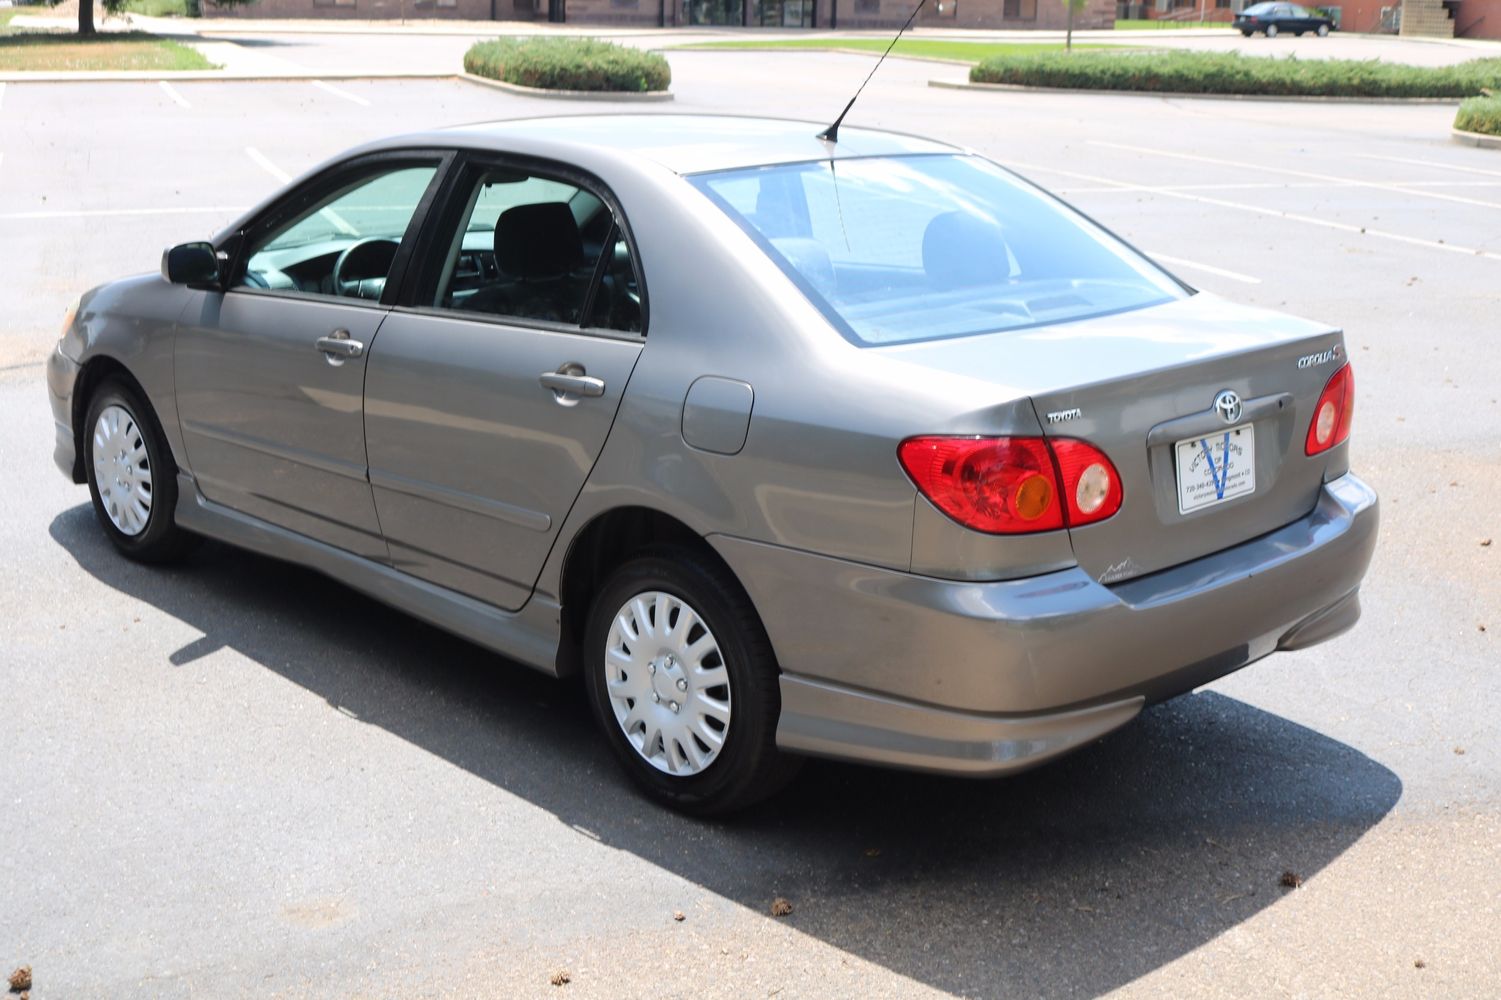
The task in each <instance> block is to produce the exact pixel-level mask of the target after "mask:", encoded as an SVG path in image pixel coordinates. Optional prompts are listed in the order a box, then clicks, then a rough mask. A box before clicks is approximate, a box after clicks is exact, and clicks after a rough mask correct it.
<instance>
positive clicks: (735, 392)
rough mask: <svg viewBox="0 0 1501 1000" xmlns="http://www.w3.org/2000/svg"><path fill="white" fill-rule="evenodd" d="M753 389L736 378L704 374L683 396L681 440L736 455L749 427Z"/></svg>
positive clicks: (696, 446)
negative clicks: (684, 396) (686, 394)
mask: <svg viewBox="0 0 1501 1000" xmlns="http://www.w3.org/2000/svg"><path fill="white" fill-rule="evenodd" d="M755 401H756V393H755V390H754V389H752V388H751V387H750V385H749V384H748V383H745V382H741V381H739V380H738V379H732V378H720V377H718V376H717V375H705V376H704V377H703V378H701V379H698V380H697V381H695V382H694V383H693V384H692V385H691V386H689V387H688V397H687V398H686V399H684V400H683V441H684V442H685V443H687V444H688V445H689V446H690V447H693V448H698V449H701V450H703V451H712V452H716V453H717V454H720V455H738V454H739V453H740V449H741V448H744V447H745V435H746V434H747V433H748V432H749V431H750V419H751V407H752V406H753V405H754V404H755Z"/></svg>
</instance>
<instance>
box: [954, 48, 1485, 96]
mask: <svg viewBox="0 0 1501 1000" xmlns="http://www.w3.org/2000/svg"><path fill="white" fill-rule="evenodd" d="M969 79H970V82H972V83H1010V84H1021V85H1024V86H1030V87H1068V88H1075V89H1080V90H1141V91H1158V92H1173V93H1186V94H1270V95H1277V96H1294V95H1296V96H1320V97H1470V96H1473V95H1475V94H1479V93H1481V92H1482V90H1484V89H1485V88H1496V87H1501V59H1474V60H1471V61H1470V62H1466V63H1460V64H1459V65H1457V66H1437V67H1429V66H1404V65H1399V64H1395V63H1384V62H1379V61H1377V60H1370V61H1360V60H1353V59H1294V58H1288V59H1280V58H1274V57H1259V56H1242V55H1240V54H1239V53H1234V52H1121V53H1100V52H1089V53H1074V54H1073V55H1069V54H1067V53H1039V54H1037V55H1003V56H996V57H993V58H991V59H986V60H985V61H983V62H981V63H980V64H979V65H977V66H975V67H974V68H973V69H971V70H970V71H969Z"/></svg>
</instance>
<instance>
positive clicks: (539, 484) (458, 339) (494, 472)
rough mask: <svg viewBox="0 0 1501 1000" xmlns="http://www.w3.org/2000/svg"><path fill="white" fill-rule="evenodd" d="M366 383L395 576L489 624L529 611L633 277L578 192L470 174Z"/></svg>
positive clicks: (373, 473)
mask: <svg viewBox="0 0 1501 1000" xmlns="http://www.w3.org/2000/svg"><path fill="white" fill-rule="evenodd" d="M461 177H462V179H461V181H460V183H459V184H458V185H456V186H455V188H454V193H453V195H452V197H451V198H450V205H449V206H448V208H447V210H446V211H445V213H444V215H445V218H444V220H443V221H442V222H441V223H439V225H438V226H437V227H436V228H435V229H434V232H433V234H432V239H431V241H429V240H428V239H427V238H424V243H423V246H424V247H425V248H428V249H425V250H424V256H425V257H429V258H431V259H432V260H433V261H434V262H435V265H436V266H434V267H433V268H432V274H431V275H430V276H428V277H427V278H426V279H425V280H421V281H419V282H418V286H417V293H416V294H417V299H416V301H415V302H414V303H413V304H412V305H411V307H410V308H407V307H403V308H398V309H397V310H396V311H395V312H393V313H392V315H391V317H390V318H389V319H387V320H386V323H385V325H384V326H383V327H382V328H381V334H380V340H379V342H378V343H377V344H376V345H375V347H374V349H373V350H372V351H371V354H370V361H369V371H368V374H367V378H366V382H365V428H366V439H367V445H368V449H369V461H370V482H371V484H372V486H373V487H374V492H375V503H376V509H377V510H378V511H379V514H380V524H381V528H382V529H383V530H384V532H385V536H386V541H387V543H388V545H389V548H390V554H391V560H392V563H393V564H394V565H395V566H396V567H397V568H398V569H401V570H403V571H404V572H407V573H411V574H413V575H415V576H418V577H421V578H423V579H425V580H429V581H431V582H433V583H437V584H439V585H441V586H444V587H447V588H450V589H453V590H457V591H460V592H462V593H465V594H468V595H470V596H472V597H475V598H478V599H479V600H482V601H485V602H487V603H490V604H493V605H496V606H498V607H501V608H506V609H515V608H518V607H520V606H521V605H522V604H524V603H525V602H526V600H527V598H528V597H529V596H530V594H531V591H532V587H533V586H534V584H535V583H536V580H537V576H538V575H539V573H540V572H541V569H542V564H543V562H544V561H545V560H546V558H547V554H548V551H549V550H550V549H551V547H552V543H553V541H554V539H555V538H556V537H557V533H558V529H559V527H560V526H561V525H562V523H563V520H564V518H565V517H566V516H567V514H568V511H569V510H570V508H571V507H572V506H573V503H574V500H575V499H576V498H577V497H578V494H579V491H580V490H581V489H582V488H583V484H584V480H585V479H586V478H587V477H588V475H589V471H590V470H591V469H592V468H593V466H594V461H595V459H596V458H597V457H598V455H599V452H600V450H601V449H602V448H603V447H604V443H605V438H606V436H607V435H608V434H609V431H610V425H611V423H612V422H613V421H614V419H615V411H616V409H617V408H618V407H619V405H620V400H621V396H622V395H623V394H624V392H625V387H626V382H627V381H628V380H629V379H630V375H631V371H632V369H633V368H634V367H635V364H636V358H637V356H638V355H639V354H640V351H641V345H642V340H641V320H642V309H641V301H640V292H639V286H638V282H637V278H636V271H635V265H634V263H633V260H632V255H631V252H630V249H629V244H628V241H627V240H626V238H625V236H624V234H623V231H622V230H621V229H620V227H619V226H618V225H617V220H616V213H614V212H613V211H612V210H611V208H610V207H609V206H608V205H607V204H606V202H605V201H604V199H603V198H602V197H601V196H600V194H598V193H596V191H594V190H593V189H591V187H590V186H588V184H587V183H586V182H584V181H582V180H579V179H576V178H575V179H566V178H565V177H564V176H562V175H561V174H560V175H558V176H553V175H551V174H549V173H546V172H539V171H538V170H536V169H530V168H529V169H512V168H509V167H506V166H501V165H496V164H486V163H474V164H471V165H469V166H468V167H466V169H465V171H464V172H463V174H462V175H461Z"/></svg>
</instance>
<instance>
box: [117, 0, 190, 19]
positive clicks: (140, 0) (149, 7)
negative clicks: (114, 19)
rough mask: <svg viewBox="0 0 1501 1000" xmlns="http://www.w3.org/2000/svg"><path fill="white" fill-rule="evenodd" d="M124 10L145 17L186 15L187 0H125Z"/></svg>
mask: <svg viewBox="0 0 1501 1000" xmlns="http://www.w3.org/2000/svg"><path fill="white" fill-rule="evenodd" d="M125 11H126V12H127V13H130V14H144V15H145V16H146V17H187V16H188V0H125Z"/></svg>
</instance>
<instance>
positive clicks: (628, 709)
mask: <svg viewBox="0 0 1501 1000" xmlns="http://www.w3.org/2000/svg"><path fill="white" fill-rule="evenodd" d="M584 669H585V673H586V677H585V681H586V685H587V688H588V692H589V703H590V706H591V707H592V708H593V710H594V716H595V719H596V720H597V721H598V722H599V725H600V727H601V728H602V729H603V730H604V732H605V738H606V739H607V740H608V741H609V744H610V748H611V749H612V750H613V751H614V752H615V755H616V757H617V758H619V760H620V762H621V764H623V765H624V767H625V769H626V771H627V772H629V773H630V775H631V777H632V778H633V779H635V781H636V782H637V783H638V784H639V785H641V787H642V788H644V789H645V790H646V791H647V792H648V793H649V794H650V795H651V796H652V797H653V798H655V799H657V800H659V801H661V802H664V803H666V804H667V805H670V806H672V807H673V808H676V809H680V810H683V811H685V812H690V813H695V814H699V815H712V814H718V813H725V812H730V811H733V810H736V809H740V808H743V807H745V806H748V805H751V804H753V803H755V802H757V801H759V800H761V799H763V798H766V797H767V796H769V795H771V794H772V793H774V792H776V791H777V790H778V789H779V788H781V787H782V786H783V785H784V784H786V783H787V781H789V780H790V779H791V778H792V776H793V774H794V773H795V771H796V767H797V763H798V760H797V758H794V757H788V756H787V755H785V754H782V753H781V752H779V751H778V750H777V748H776V726H777V719H778V716H779V715H780V713H781V697H780V691H779V688H778V675H777V665H776V659H775V657H774V656H773V655H772V651H771V642H770V640H769V639H767V637H766V632H765V629H764V628H762V626H761V622H760V619H759V618H757V616H756V613H755V609H754V608H752V607H751V604H750V600H749V599H748V598H747V597H746V596H745V593H744V591H742V590H741V589H740V586H739V584H738V583H737V582H736V581H735V580H734V578H733V577H731V576H730V575H729V574H728V573H727V572H726V571H725V570H724V569H722V568H721V567H720V566H718V565H716V564H714V563H713V562H711V561H710V560H708V559H706V558H704V557H703V556H701V555H700V554H698V553H695V552H692V551H690V550H687V549H678V548H661V549H654V550H650V551H648V552H646V553H644V554H643V555H641V556H640V557H638V558H635V559H632V560H631V561H630V562H628V563H626V564H625V565H623V566H621V567H620V568H619V569H617V570H616V571H615V572H614V573H613V574H612V575H611V576H610V578H609V579H608V580H607V581H606V583H605V585H604V586H603V587H602V588H601V589H600V591H599V593H598V595H597V596H596V597H595V599H594V604H593V607H592V608H591V610H590V612H589V620H588V625H587V628H586V630H585V637H584Z"/></svg>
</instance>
